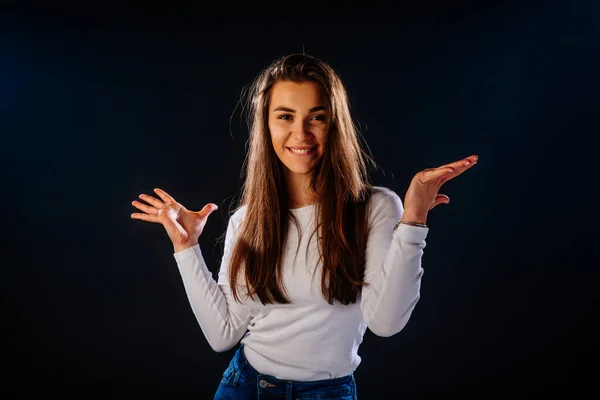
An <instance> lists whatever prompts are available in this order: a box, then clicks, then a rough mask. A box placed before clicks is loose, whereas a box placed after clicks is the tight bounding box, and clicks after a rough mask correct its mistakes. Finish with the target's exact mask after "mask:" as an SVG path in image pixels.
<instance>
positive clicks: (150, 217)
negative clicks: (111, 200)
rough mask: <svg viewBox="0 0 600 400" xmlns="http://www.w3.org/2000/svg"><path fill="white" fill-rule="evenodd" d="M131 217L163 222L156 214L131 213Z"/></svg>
mask: <svg viewBox="0 0 600 400" xmlns="http://www.w3.org/2000/svg"><path fill="white" fill-rule="evenodd" d="M131 219H139V220H142V221H147V222H154V223H157V224H162V223H161V222H160V220H159V219H158V217H157V216H156V215H149V214H142V213H133V214H131Z"/></svg>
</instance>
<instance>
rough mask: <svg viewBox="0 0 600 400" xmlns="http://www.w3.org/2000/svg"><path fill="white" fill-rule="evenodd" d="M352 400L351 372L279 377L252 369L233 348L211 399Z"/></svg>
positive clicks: (352, 381) (353, 397)
mask: <svg viewBox="0 0 600 400" xmlns="http://www.w3.org/2000/svg"><path fill="white" fill-rule="evenodd" d="M234 399H235V400H250V399H258V400H304V399H307V400H308V399H311V400H314V399H329V400H356V399H357V397H356V383H355V381H354V374H350V375H346V376H343V377H341V378H335V379H325V380H322V381H291V380H280V379H277V378H275V377H274V376H272V375H265V374H261V373H259V372H258V371H257V370H255V369H254V368H253V367H252V365H250V363H249V362H248V360H247V359H246V356H245V355H244V346H243V345H240V347H239V348H238V349H237V351H236V352H235V355H234V356H233V359H232V360H231V362H230V363H229V367H227V369H226V370H225V372H224V373H223V379H222V380H221V383H220V384H219V388H218V389H217V393H216V394H215V398H214V400H234Z"/></svg>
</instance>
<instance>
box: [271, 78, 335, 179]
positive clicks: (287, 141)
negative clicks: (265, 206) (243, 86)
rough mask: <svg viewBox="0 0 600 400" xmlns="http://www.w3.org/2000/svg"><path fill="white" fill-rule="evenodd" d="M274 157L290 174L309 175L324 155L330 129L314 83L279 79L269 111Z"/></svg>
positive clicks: (273, 90)
mask: <svg viewBox="0 0 600 400" xmlns="http://www.w3.org/2000/svg"><path fill="white" fill-rule="evenodd" d="M268 111H269V112H268V116H269V117H268V125H269V132H270V133H271V141H272V143H273V148H274V149H275V153H276V154H277V157H279V159H280V160H281V162H282V163H283V165H285V167H286V169H287V172H288V173H292V174H301V175H310V173H311V172H312V170H313V169H314V167H315V166H316V165H317V163H318V161H319V160H320V159H321V158H322V157H323V154H324V152H325V145H326V141H327V133H328V129H329V115H327V110H326V106H325V101H324V99H323V96H322V94H321V91H320V90H319V85H318V84H316V83H315V82H309V81H307V82H291V81H279V82H276V83H275V85H273V88H272V89H271V98H270V101H269V110H268Z"/></svg>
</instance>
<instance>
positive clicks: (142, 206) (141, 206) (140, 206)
mask: <svg viewBox="0 0 600 400" xmlns="http://www.w3.org/2000/svg"><path fill="white" fill-rule="evenodd" d="M131 205H132V206H134V207H135V208H137V209H138V210H141V211H143V212H145V213H146V214H152V215H157V214H158V210H157V209H156V208H154V207H150V206H148V205H146V204H144V203H140V202H139V201H137V200H134V201H132V202H131Z"/></svg>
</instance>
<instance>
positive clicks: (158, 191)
mask: <svg viewBox="0 0 600 400" xmlns="http://www.w3.org/2000/svg"><path fill="white" fill-rule="evenodd" d="M154 193H156V194H157V195H158V197H160V198H161V199H163V201H164V202H165V203H177V201H175V199H174V198H173V197H171V196H170V195H169V194H168V193H167V192H165V191H164V190H162V189H159V188H156V189H154Z"/></svg>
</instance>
